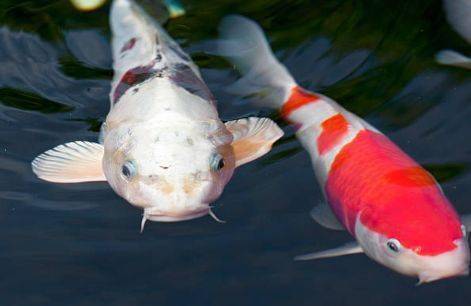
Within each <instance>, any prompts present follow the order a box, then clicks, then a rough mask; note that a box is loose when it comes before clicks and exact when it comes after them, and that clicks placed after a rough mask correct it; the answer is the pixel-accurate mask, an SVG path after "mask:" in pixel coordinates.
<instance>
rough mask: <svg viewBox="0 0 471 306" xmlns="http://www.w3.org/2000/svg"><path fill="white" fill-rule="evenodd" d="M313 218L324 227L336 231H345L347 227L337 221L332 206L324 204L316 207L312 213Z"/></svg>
mask: <svg viewBox="0 0 471 306" xmlns="http://www.w3.org/2000/svg"><path fill="white" fill-rule="evenodd" d="M310 215H311V217H312V218H313V219H314V221H316V222H317V223H319V224H320V225H322V226H323V227H326V228H329V229H332V230H336V231H344V230H345V227H344V226H343V225H342V224H341V223H340V222H339V220H337V218H336V217H335V215H334V213H333V212H332V209H331V208H330V206H329V205H328V204H327V203H325V202H322V203H320V204H319V205H317V206H315V207H314V208H313V209H312V210H311V213H310Z"/></svg>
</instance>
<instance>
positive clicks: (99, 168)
mask: <svg viewBox="0 0 471 306" xmlns="http://www.w3.org/2000/svg"><path fill="white" fill-rule="evenodd" d="M111 28H112V32H113V41H112V49H113V59H114V64H113V66H114V80H113V83H112V89H111V93H110V100H111V108H110V112H109V113H108V115H107V117H106V121H105V122H104V124H103V126H102V131H101V135H100V142H99V143H93V142H87V141H76V142H71V143H66V144H63V145H60V146H58V147H55V148H54V149H51V150H49V151H46V152H45V153H43V154H41V155H39V156H38V157H37V158H36V159H34V161H33V162H32V169H33V171H34V173H35V174H36V175H37V176H38V177H39V178H41V179H43V180H46V181H50V182H57V183H78V182H91V181H107V182H108V183H109V184H110V186H111V187H112V188H113V189H114V191H115V192H116V193H117V194H118V195H120V196H121V197H123V198H125V199H126V200H127V201H128V202H129V203H131V204H132V205H134V206H137V207H139V208H142V209H143V210H144V215H143V219H142V223H141V230H142V228H143V227H144V224H145V222H146V220H151V221H164V222H169V221H182V220H188V219H193V218H197V217H200V216H204V215H207V214H210V215H211V216H213V217H214V218H215V219H216V220H218V219H217V217H216V216H215V215H214V214H213V213H212V211H211V206H210V204H211V203H212V202H214V201H215V200H216V199H217V198H218V197H219V196H220V195H221V193H222V191H223V189H224V186H225V185H226V184H227V183H228V181H229V180H230V178H231V176H232V174H233V171H234V168H236V167H239V166H241V165H243V164H245V163H248V162H250V161H252V160H254V159H256V158H258V157H260V156H262V155H264V154H266V153H267V152H268V151H270V149H271V146H272V144H273V143H274V142H275V141H276V140H277V139H279V138H280V137H281V136H282V135H283V132H282V130H281V129H280V128H279V127H278V126H277V125H276V124H275V123H274V122H273V121H271V120H269V119H266V118H255V117H251V118H245V119H239V120H234V121H229V122H226V123H223V122H222V121H221V119H220V118H219V117H218V112H217V109H216V101H215V99H214V97H213V95H212V94H211V92H210V91H209V89H208V87H207V86H206V84H205V83H204V81H203V79H202V77H201V75H200V72H199V70H198V68H197V67H196V66H195V64H194V63H193V62H192V61H191V59H190V57H189V56H188V55H187V54H185V53H184V52H183V51H182V49H181V48H180V47H179V46H178V45H177V43H175V41H174V40H172V39H171V38H170V37H169V36H168V34H167V33H166V32H165V31H164V30H163V29H162V27H161V26H160V25H159V24H157V23H155V22H153V21H152V20H151V19H150V17H148V15H146V13H145V12H144V11H143V10H142V9H141V8H140V7H138V6H137V5H135V4H134V2H133V1H130V0H115V1H114V2H113V4H112V9H111Z"/></svg>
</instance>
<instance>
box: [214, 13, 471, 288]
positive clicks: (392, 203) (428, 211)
mask: <svg viewBox="0 0 471 306" xmlns="http://www.w3.org/2000/svg"><path fill="white" fill-rule="evenodd" d="M220 32H221V41H220V43H219V46H218V49H219V50H218V53H219V54H220V55H223V56H225V57H227V58H228V59H229V60H230V61H231V62H232V63H233V64H234V65H235V66H236V67H237V68H238V69H239V71H240V72H241V73H242V75H243V77H242V78H241V79H240V80H238V81H237V82H236V83H235V84H234V85H233V86H232V90H231V91H236V92H238V93H239V94H241V95H251V96H253V95H254V94H255V95H257V94H259V95H260V94H262V96H263V101H264V102H265V103H266V104H267V105H268V106H272V107H276V108H279V109H280V112H281V114H282V116H283V118H284V119H285V120H287V121H288V122H290V123H292V124H293V125H294V126H295V127H296V129H297V132H296V136H297V138H298V139H299V140H300V142H301V143H302V145H303V146H304V148H305V149H306V150H307V151H308V152H309V154H310V157H311V160H312V163H313V166H314V169H315V173H316V176H317V179H318V181H319V183H320V185H321V187H322V190H323V192H324V195H325V198H326V201H327V204H321V205H319V206H317V207H315V208H314V209H313V210H312V212H311V215H312V217H313V218H314V219H315V220H316V221H317V222H319V223H320V224H321V225H323V226H325V227H328V228H331V229H336V230H342V229H345V230H347V231H348V232H349V233H350V234H351V235H352V236H353V237H354V238H355V240H356V242H355V243H348V244H346V245H344V246H341V247H338V248H335V249H331V250H326V251H322V252H316V253H312V254H307V255H303V256H299V257H298V258H297V259H299V260H307V259H317V258H325V257H333V256H340V255H346V254H353V253H361V252H364V253H365V254H366V255H368V256H369V257H371V258H372V259H374V260H375V261H377V262H379V263H381V264H383V265H385V266H387V267H389V268H391V269H393V270H395V271H397V272H400V273H402V274H406V275H411V276H416V277H418V278H419V282H421V283H422V282H430V281H433V280H437V279H440V278H445V277H451V276H457V275H467V274H468V266H469V260H470V255H469V247H468V241H467V237H466V236H467V230H466V227H465V225H464V224H462V221H461V220H460V218H459V216H458V214H457V213H456V211H455V210H454V208H453V207H452V205H451V204H450V202H449V201H448V199H447V198H446V196H445V195H444V193H443V192H442V190H441V188H440V186H439V185H438V183H437V182H436V181H435V179H434V178H433V177H432V176H431V175H430V174H429V173H428V172H427V171H426V170H424V169H423V168H422V167H421V166H420V165H419V164H418V163H416V162H415V161H414V160H413V159H411V158H410V157H409V156H408V155H407V154H405V153H404V152H403V151H402V150H401V149H400V148H399V147H397V146H396V145H395V144H394V143H393V142H391V141H390V140H389V139H388V138H387V137H386V136H385V135H384V134H382V133H381V132H379V131H378V130H377V129H375V128H374V127H372V126H371V125H369V124H368V123H367V122H365V121H364V120H362V119H361V118H359V117H358V116H356V115H354V114H352V113H350V112H348V111H347V110H345V109H344V108H343V107H341V106H340V105H339V104H337V103H336V102H335V101H333V100H332V99H330V98H328V97H326V96H323V95H320V94H317V93H313V92H309V91H307V90H305V89H303V88H301V87H299V86H298V85H297V84H296V82H295V80H294V79H293V78H292V76H291V75H290V74H289V72H288V71H287V69H286V68H285V67H284V66H282V65H281V64H280V63H279V62H278V61H277V60H276V58H275V57H274V55H273V53H272V52H271V50H270V47H269V46H268V44H267V42H266V40H265V37H264V35H263V32H262V30H261V29H260V28H259V26H258V25H257V24H255V23H254V22H253V21H250V20H248V19H246V18H244V17H241V16H230V17H226V18H225V19H224V20H223V21H222V23H221V25H220ZM464 222H468V223H469V220H468V221H464ZM470 225H471V224H468V227H469V226H470Z"/></svg>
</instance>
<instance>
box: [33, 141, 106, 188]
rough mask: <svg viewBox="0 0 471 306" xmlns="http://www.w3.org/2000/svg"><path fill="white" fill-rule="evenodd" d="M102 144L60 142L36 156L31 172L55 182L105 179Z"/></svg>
mask: <svg viewBox="0 0 471 306" xmlns="http://www.w3.org/2000/svg"><path fill="white" fill-rule="evenodd" d="M102 159H103V146H102V145H100V144H98V143H93V142H87V141H76V142H69V143H66V144H62V145H60V146H57V147H55V148H54V149H51V150H49V151H46V152H44V153H43V154H41V155H39V156H38V157H36V158H35V159H34V160H33V162H32V163H31V164H32V168H33V172H34V173H35V174H36V175H37V176H38V177H39V178H40V179H43V180H46V181H49V182H56V183H79V182H92V181H106V178H105V175H104V174H103V169H102V164H101V162H102Z"/></svg>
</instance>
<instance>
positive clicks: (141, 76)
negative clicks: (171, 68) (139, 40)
mask: <svg viewBox="0 0 471 306" xmlns="http://www.w3.org/2000/svg"><path fill="white" fill-rule="evenodd" d="M154 64H155V63H154V62H151V63H150V64H149V65H147V66H139V67H135V68H133V69H130V70H128V71H126V73H125V74H124V75H123V77H122V78H121V80H120V81H119V83H118V85H117V86H116V89H115V91H114V93H113V103H116V102H117V101H118V100H119V98H121V96H122V95H124V93H125V92H126V91H127V90H128V89H129V88H131V87H133V86H135V85H137V84H139V83H142V82H144V81H146V80H148V79H149V78H151V77H152V76H154V75H155V74H156V70H154V69H152V68H153V67H154Z"/></svg>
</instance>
